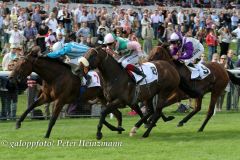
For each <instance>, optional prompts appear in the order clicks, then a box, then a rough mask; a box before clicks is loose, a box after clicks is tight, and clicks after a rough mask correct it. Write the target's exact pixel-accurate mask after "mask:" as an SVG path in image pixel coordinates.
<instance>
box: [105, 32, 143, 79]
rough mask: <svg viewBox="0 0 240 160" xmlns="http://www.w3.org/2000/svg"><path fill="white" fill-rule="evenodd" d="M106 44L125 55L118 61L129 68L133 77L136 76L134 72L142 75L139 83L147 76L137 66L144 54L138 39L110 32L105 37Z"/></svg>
mask: <svg viewBox="0 0 240 160" xmlns="http://www.w3.org/2000/svg"><path fill="white" fill-rule="evenodd" d="M104 44H105V45H107V47H108V48H109V49H111V50H113V51H115V52H117V53H118V54H119V55H121V56H122V55H123V56H122V57H121V58H120V59H119V60H118V62H119V63H121V64H122V66H123V67H124V68H126V69H127V71H128V73H129V74H130V76H131V77H132V78H133V79H135V78H134V76H133V74H132V72H134V73H136V74H137V75H140V76H142V79H141V80H140V81H139V82H138V83H140V82H141V81H142V80H143V79H144V78H145V77H146V75H145V74H144V73H143V72H141V71H140V70H139V68H138V67H136V65H137V64H138V61H139V56H141V55H142V54H143V52H142V50H141V45H140V44H139V43H138V42H137V41H129V40H127V39H124V38H121V37H117V36H115V35H114V34H112V33H108V34H107V35H106V36H105V37H104ZM130 71H132V72H130Z"/></svg>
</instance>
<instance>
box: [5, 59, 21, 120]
mask: <svg viewBox="0 0 240 160" xmlns="http://www.w3.org/2000/svg"><path fill="white" fill-rule="evenodd" d="M14 61H15V60H12V61H10V62H9V64H8V69H7V70H8V71H12V70H13V69H14V65H15V62H14ZM5 98H6V107H7V111H8V117H9V118H10V119H16V113H17V101H18V90H16V89H14V90H8V92H6V97H5Z"/></svg>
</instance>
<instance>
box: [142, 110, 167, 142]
mask: <svg viewBox="0 0 240 160" xmlns="http://www.w3.org/2000/svg"><path fill="white" fill-rule="evenodd" d="M161 115H162V108H161V109H160V108H157V109H156V111H155V113H154V114H153V116H152V121H151V123H150V125H149V127H148V129H147V131H146V132H145V133H144V134H143V137H144V138H146V137H148V136H149V133H150V132H151V130H152V129H153V127H154V126H155V124H156V123H157V121H158V120H159V118H160V117H161Z"/></svg>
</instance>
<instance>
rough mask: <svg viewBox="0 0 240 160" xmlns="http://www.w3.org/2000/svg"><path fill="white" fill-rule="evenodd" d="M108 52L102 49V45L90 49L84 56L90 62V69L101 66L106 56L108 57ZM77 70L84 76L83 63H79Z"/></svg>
mask: <svg viewBox="0 0 240 160" xmlns="http://www.w3.org/2000/svg"><path fill="white" fill-rule="evenodd" d="M108 56H109V55H108V54H107V53H106V52H105V51H104V50H103V49H102V46H99V47H96V48H91V49H89V51H88V52H87V53H86V54H85V55H84V57H85V58H86V59H87V61H88V63H89V69H90V70H91V69H96V68H97V67H99V66H100V65H101V64H102V62H103V61H104V59H105V58H108ZM76 72H77V73H78V75H79V76H83V75H84V72H83V65H81V63H80V64H79V66H78V68H77V69H76Z"/></svg>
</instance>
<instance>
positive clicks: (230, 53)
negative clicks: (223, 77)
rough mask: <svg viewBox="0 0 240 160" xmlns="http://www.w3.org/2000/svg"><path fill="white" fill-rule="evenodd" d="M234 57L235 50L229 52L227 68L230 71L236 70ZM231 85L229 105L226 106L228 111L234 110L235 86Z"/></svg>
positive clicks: (228, 97) (228, 98)
mask: <svg viewBox="0 0 240 160" xmlns="http://www.w3.org/2000/svg"><path fill="white" fill-rule="evenodd" d="M233 55H234V53H233V50H229V51H228V53H227V68H228V69H234V67H235V66H234V62H233V60H232V58H233ZM229 83H230V90H229V92H228V94H227V104H226V105H227V106H226V108H227V110H230V109H231V108H232V97H233V96H234V95H233V90H234V86H233V84H232V83H231V82H229Z"/></svg>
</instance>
